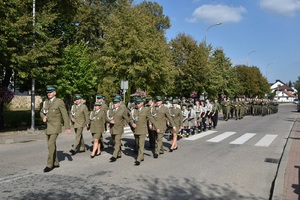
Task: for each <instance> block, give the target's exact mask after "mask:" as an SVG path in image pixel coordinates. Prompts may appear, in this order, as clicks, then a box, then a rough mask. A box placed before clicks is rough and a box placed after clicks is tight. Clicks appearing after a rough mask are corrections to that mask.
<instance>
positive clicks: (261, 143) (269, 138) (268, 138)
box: [254, 134, 277, 147]
mask: <svg viewBox="0 0 300 200" xmlns="http://www.w3.org/2000/svg"><path fill="white" fill-rule="evenodd" d="M276 137H277V135H272V134H267V135H265V136H264V137H263V138H262V139H260V140H259V141H258V142H257V143H256V144H255V145H254V146H258V147H268V146H269V145H270V144H271V143H272V142H273V141H274V140H275V138H276Z"/></svg>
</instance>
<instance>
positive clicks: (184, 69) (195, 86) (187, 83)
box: [170, 34, 209, 96]
mask: <svg viewBox="0 0 300 200" xmlns="http://www.w3.org/2000/svg"><path fill="white" fill-rule="evenodd" d="M170 49H171V52H172V59H173V62H174V66H175V69H176V70H177V71H178V74H177V76H176V78H175V88H176V91H174V92H173V93H174V95H180V96H189V95H190V94H191V93H192V92H194V91H196V92H199V91H204V86H205V82H206V77H207V76H206V75H207V72H208V65H207V60H208V55H209V49H208V48H206V46H203V45H200V46H198V45H197V41H195V40H194V39H193V38H192V37H191V36H188V35H185V34H178V35H177V36H176V38H175V39H172V40H171V41H170Z"/></svg>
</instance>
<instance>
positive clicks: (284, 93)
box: [270, 80, 297, 102]
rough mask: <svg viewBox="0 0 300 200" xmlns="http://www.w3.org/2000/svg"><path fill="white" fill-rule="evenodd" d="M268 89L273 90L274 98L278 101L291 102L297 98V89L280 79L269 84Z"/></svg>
mask: <svg viewBox="0 0 300 200" xmlns="http://www.w3.org/2000/svg"><path fill="white" fill-rule="evenodd" d="M270 90H271V92H272V93H274V92H275V96H274V100H276V101H278V102H293V101H294V99H296V98H297V96H296V93H297V91H296V90H295V89H294V88H292V87H290V86H288V85H287V84H285V83H284V82H282V81H280V80H276V82H275V83H272V84H270Z"/></svg>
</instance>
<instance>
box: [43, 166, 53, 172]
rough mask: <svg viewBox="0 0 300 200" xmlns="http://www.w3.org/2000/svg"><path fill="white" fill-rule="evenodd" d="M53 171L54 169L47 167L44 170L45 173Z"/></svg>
mask: <svg viewBox="0 0 300 200" xmlns="http://www.w3.org/2000/svg"><path fill="white" fill-rule="evenodd" d="M52 169H53V168H50V167H46V168H45V169H44V172H50V171H52Z"/></svg>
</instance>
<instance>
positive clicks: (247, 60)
mask: <svg viewBox="0 0 300 200" xmlns="http://www.w3.org/2000/svg"><path fill="white" fill-rule="evenodd" d="M255 52H256V51H255V50H254V51H250V52H249V53H248V55H247V66H248V60H249V55H250V54H252V53H255Z"/></svg>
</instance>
